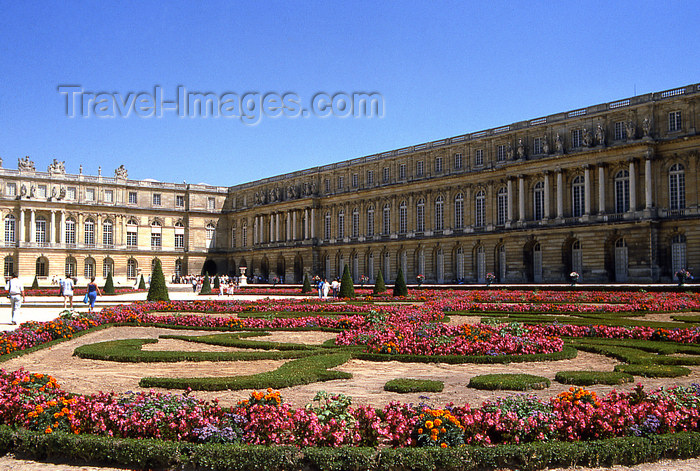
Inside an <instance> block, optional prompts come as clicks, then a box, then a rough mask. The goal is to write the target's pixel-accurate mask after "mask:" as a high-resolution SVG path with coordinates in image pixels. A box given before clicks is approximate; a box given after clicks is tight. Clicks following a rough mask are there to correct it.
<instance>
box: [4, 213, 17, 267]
mask: <svg viewBox="0 0 700 471" xmlns="http://www.w3.org/2000/svg"><path fill="white" fill-rule="evenodd" d="M16 233H17V220H16V219H15V217H14V216H13V215H12V214H8V215H7V216H5V244H14V243H15V240H16ZM10 258H12V257H10ZM5 276H7V275H5Z"/></svg>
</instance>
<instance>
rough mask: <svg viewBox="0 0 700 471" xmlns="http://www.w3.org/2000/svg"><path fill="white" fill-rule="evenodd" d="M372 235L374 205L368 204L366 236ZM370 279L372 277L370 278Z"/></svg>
mask: <svg viewBox="0 0 700 471" xmlns="http://www.w3.org/2000/svg"><path fill="white" fill-rule="evenodd" d="M373 235H374V206H373V205H369V207H368V208H367V237H372V236H373ZM370 279H372V278H370Z"/></svg>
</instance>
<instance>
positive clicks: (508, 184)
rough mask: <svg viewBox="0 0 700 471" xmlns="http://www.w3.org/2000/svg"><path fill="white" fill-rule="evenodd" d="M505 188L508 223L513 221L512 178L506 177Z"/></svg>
mask: <svg viewBox="0 0 700 471" xmlns="http://www.w3.org/2000/svg"><path fill="white" fill-rule="evenodd" d="M506 188H507V190H508V205H507V207H508V214H507V216H506V218H507V222H508V224H510V223H511V222H513V179H512V178H508V181H507V182H506Z"/></svg>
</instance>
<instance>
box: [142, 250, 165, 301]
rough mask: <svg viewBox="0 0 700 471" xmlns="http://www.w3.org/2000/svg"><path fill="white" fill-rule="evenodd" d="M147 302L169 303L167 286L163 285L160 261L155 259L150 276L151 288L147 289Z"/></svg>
mask: <svg viewBox="0 0 700 471" xmlns="http://www.w3.org/2000/svg"><path fill="white" fill-rule="evenodd" d="M146 299H147V300H148V301H170V296H168V286H167V285H166V284H165V276H164V275H163V267H162V266H161V264H160V260H159V259H156V265H155V267H153V274H152V275H151V286H149V287H148V296H146Z"/></svg>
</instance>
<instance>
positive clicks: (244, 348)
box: [0, 288, 700, 470]
mask: <svg viewBox="0 0 700 471" xmlns="http://www.w3.org/2000/svg"><path fill="white" fill-rule="evenodd" d="M288 289H289V288H280V290H288ZM294 294H298V293H294ZM344 294H345V297H344V298H341V299H328V300H319V299H317V298H315V297H299V296H290V297H287V298H284V299H263V300H259V301H242V300H235V299H231V300H222V301H218V300H198V301H147V302H137V303H133V304H125V305H118V306H115V307H107V308H104V309H102V311H100V312H98V313H95V314H92V315H77V316H76V315H71V314H70V313H66V314H65V315H64V316H62V317H60V318H57V319H55V320H54V321H51V322H46V323H37V322H27V323H24V324H22V325H21V326H20V327H19V329H17V330H15V331H13V332H6V333H4V334H2V335H1V336H0V353H1V354H2V355H1V356H0V361H2V362H3V365H2V367H3V370H2V371H0V401H1V402H2V404H3V407H2V408H1V409H0V423H2V425H0V452H2V453H7V452H13V453H15V454H18V455H21V456H26V457H30V458H35V459H47V458H51V459H59V460H60V459H64V460H65V459H68V460H73V461H78V462H90V463H100V464H111V465H117V466H124V467H129V468H132V469H133V468H137V469H203V470H204V469H206V470H219V469H246V470H249V469H261V470H262V469H290V470H291V469H309V470H313V469H329V470H330V469H358V470H359V469H378V470H379V469H393V470H409V469H416V470H417V469H420V470H426V469H455V470H456V469H474V470H476V469H504V468H511V469H543V468H547V467H567V466H573V465H579V466H580V465H612V464H635V463H641V462H646V461H655V460H659V459H662V458H688V457H695V456H700V429H699V427H700V386H699V385H698V383H700V368H699V367H698V365H700V295H698V294H697V293H694V292H690V291H689V292H684V291H675V292H645V291H643V290H636V291H632V290H630V291H613V290H611V291H583V290H577V289H569V290H559V291H548V290H496V289H482V290H476V289H475V290H463V291H451V290H431V289H414V290H411V291H409V292H408V293H407V294H405V295H397V296H394V295H393V294H391V293H390V292H384V293H373V292H372V291H371V290H370V291H367V292H365V291H360V292H359V293H354V297H353V296H352V293H350V294H349V293H344ZM397 294H403V293H397Z"/></svg>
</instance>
